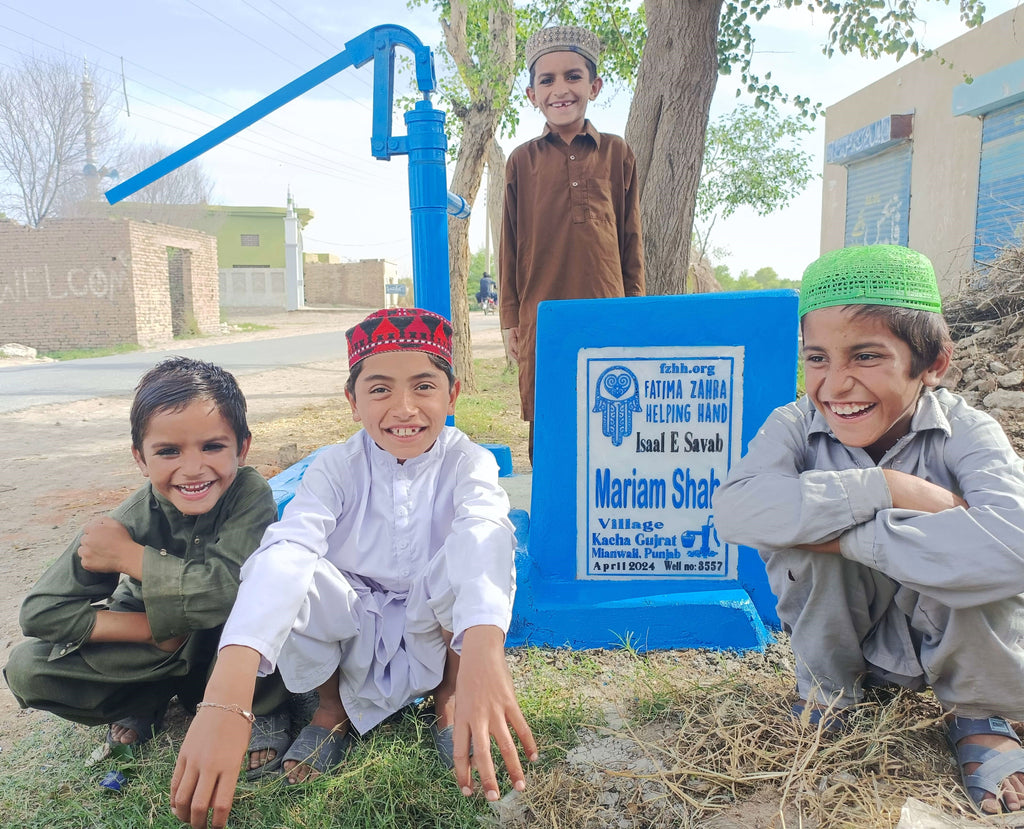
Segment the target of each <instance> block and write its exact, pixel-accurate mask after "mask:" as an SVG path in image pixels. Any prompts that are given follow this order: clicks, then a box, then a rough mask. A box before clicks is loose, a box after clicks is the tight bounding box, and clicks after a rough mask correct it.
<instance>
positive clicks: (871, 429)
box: [802, 305, 949, 461]
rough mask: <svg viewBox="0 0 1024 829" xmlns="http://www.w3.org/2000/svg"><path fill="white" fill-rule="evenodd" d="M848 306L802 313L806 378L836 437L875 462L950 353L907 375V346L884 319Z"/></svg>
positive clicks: (905, 427) (904, 426) (906, 424)
mask: <svg viewBox="0 0 1024 829" xmlns="http://www.w3.org/2000/svg"><path fill="white" fill-rule="evenodd" d="M852 310H853V308H852V307H851V306H843V305H840V306H834V307H830V308H819V309H817V310H815V311H811V312H809V313H808V314H807V315H806V316H804V318H803V322H802V330H803V340H804V344H803V352H802V355H803V361H804V377H805V383H806V388H807V394H808V396H809V397H810V399H811V401H812V402H813V403H814V405H815V407H816V408H817V409H818V411H819V412H821V414H822V416H823V417H824V418H825V420H826V421H827V422H828V425H829V428H831V429H832V433H833V434H834V435H835V436H836V438H838V439H839V440H840V441H841V442H842V443H844V444H845V445H847V446H859V447H862V448H864V449H866V450H867V452H868V454H869V455H871V457H872V458H873V459H874V460H875V461H878V460H879V459H880V458H881V457H882V455H884V454H885V452H886V451H887V450H888V449H889V448H891V447H892V446H893V445H894V444H895V443H896V441H898V440H899V439H900V438H901V437H903V436H904V435H905V434H907V432H908V431H909V430H910V421H911V418H912V417H913V415H914V411H915V409H916V407H917V400H918V398H919V397H920V394H921V389H922V386H935V385H938V382H939V380H940V379H941V378H942V375H943V374H944V373H945V371H946V368H947V367H948V366H949V354H948V353H945V352H943V353H941V354H940V355H939V356H938V357H937V358H936V360H935V362H934V363H933V364H932V365H931V366H929V367H928V368H927V369H925V371H924V372H923V373H922V374H921V375H920V376H918V377H912V376H911V373H910V365H911V352H910V346H909V345H907V343H905V342H904V341H903V340H902V339H900V338H899V337H897V336H896V335H895V334H893V333H892V331H891V330H890V329H889V326H888V325H887V324H886V323H885V321H884V320H882V319H879V318H877V317H870V316H854V315H853V314H852V313H851V312H852Z"/></svg>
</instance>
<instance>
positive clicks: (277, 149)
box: [0, 24, 377, 185]
mask: <svg viewBox="0 0 1024 829" xmlns="http://www.w3.org/2000/svg"><path fill="white" fill-rule="evenodd" d="M0 26H2V24H0ZM3 28H7V29H10V27H6V26H4V27H3ZM11 31H13V30H11ZM16 34H20V33H17V32H16ZM43 45H46V44H43ZM0 46H4V48H6V49H8V50H10V51H12V52H14V53H15V54H18V55H21V56H22V57H25V58H31V57H32V56H31V55H27V54H26V53H24V52H22V51H20V50H18V49H14V48H13V47H10V46H5V45H4V44H0ZM8 68H10V69H12V70H15V71H16V68H15V67H11V66H9V65H8ZM131 81H132V83H133V84H137V85H139V86H142V87H144V88H146V89H151V90H153V91H154V92H156V93H157V94H159V95H162V96H164V97H165V98H169V99H170V100H173V101H178V102H179V103H181V104H183V105H185V106H186V107H189V108H190V109H193V110H196V111H198V112H200V113H202V114H203V115H208V116H209V117H210V118H212V119H214V121H215V122H216V121H218V120H220V117H221V116H219V115H216V114H214V113H211V112H208V111H207V110H204V109H202V108H200V107H197V106H195V105H194V104H191V103H190V102H188V101H185V100H183V99H182V98H178V97H177V96H175V95H171V94H168V93H165V92H162V91H161V90H159V89H157V88H156V87H153V86H150V85H149V84H147V83H145V82H143V81H139V80H137V79H134V78H132V79H131ZM93 83H94V85H96V86H97V87H99V88H101V89H103V90H104V91H105V92H107V93H108V95H113V94H114V90H113V89H112V88H111V87H109V86H107V85H106V84H104V83H103V82H102V81H101V80H100V79H99V78H98V77H97V78H94V79H93ZM134 97H135V99H136V100H137V101H141V102H142V103H143V104H145V105H147V106H149V107H152V108H153V109H156V110H160V111H163V112H166V113H168V114H170V115H172V116H174V117H175V118H178V119H185V120H188V121H191V122H193V123H195V124H198V125H199V126H200V127H201V128H202V129H203V130H205V131H209V130H210V129H211V128H212V126H211V125H210V124H208V123H206V122H204V121H203V120H201V119H199V118H196V117H194V116H192V115H188V114H185V113H181V112H178V111H176V110H172V109H170V108H168V107H166V106H163V105H161V104H158V103H155V102H153V101H151V100H149V99H147V98H145V97H143V96H141V95H138V94H137V93H136V95H135V96H134ZM135 117H136V118H144V120H147V121H151V122H153V123H156V124H160V125H161V126H166V127H170V128H172V129H177V130H181V131H183V132H184V130H183V129H182V127H181V125H180V124H168V123H167V122H165V121H161V120H159V119H158V118H154V117H152V116H149V117H145V116H142V115H141V114H140V113H138V112H136V116H135ZM215 125H216V124H214V126H215ZM266 126H276V125H275V124H273V123H272V122H266ZM282 129H284V128H282ZM288 132H290V133H291V132H292V131H290V130H288ZM292 134H294V135H296V136H297V137H299V138H302V137H303V136H301V135H300V134H299V133H292ZM255 135H257V136H261V137H264V138H266V139H268V140H269V141H272V142H273V141H276V139H274V138H272V137H271V136H268V135H266V134H265V133H263V132H260V131H255ZM235 139H236V140H237V141H239V142H248V143H249V144H252V145H254V146H257V147H262V148H264V149H266V150H269V151H271V152H274V153H280V154H282V156H283V158H285V159H290V158H291V157H292V156H294V155H295V152H294V151H295V149H296V148H295V146H294V145H291V146H285V145H278V144H276V143H275V144H266V143H263V142H261V141H258V140H257V139H256V138H255V137H253V135H252V134H249V132H248V131H246V132H245V133H241V134H239V135H238V136H235ZM316 143H320V144H322V146H325V147H327V148H328V149H330V150H332V152H338V153H341V154H342V155H345V156H350V157H352V158H360V157H359V156H356V155H354V154H353V153H349V152H347V151H344V150H338V149H336V148H333V147H330V145H327V144H323V143H322V142H316ZM236 146H237V147H238V148H239V149H242V150H245V151H247V152H252V153H253V154H254V155H258V156H261V157H263V158H271V157H270V156H267V155H265V154H263V153H258V152H256V151H251V150H249V149H248V148H247V147H246V146H244V144H237V145H236ZM301 155H302V158H303V159H304V160H307V161H313V162H314V163H318V164H321V165H323V166H324V167H325V168H327V171H328V172H329V173H330V174H335V173H338V172H339V170H338V169H335V168H341V171H348V172H349V173H350V178H348V179H346V178H345V177H343V176H339V178H342V179H343V180H349V181H358V182H360V183H362V184H366V185H370V184H374V183H376V181H377V177H376V176H375V175H374V174H373V172H371V171H370V169H369V165H371V164H372V163H373V162H372V161H371V160H370V159H368V158H367V159H362V158H360V160H361V161H365V163H366V165H367V166H366V167H365V168H363V169H359V168H357V167H352V166H350V165H347V164H345V163H344V162H342V161H340V160H337V159H334V158H330V157H328V156H325V155H322V154H319V153H315V152H311V151H309V150H302V152H301ZM271 160H275V161H281V160H282V159H281V158H271ZM288 163H292V162H291V161H289V162H288ZM293 166H301V165H294V164H293ZM303 169H307V170H310V172H318V171H314V170H312V169H311V168H309V167H303Z"/></svg>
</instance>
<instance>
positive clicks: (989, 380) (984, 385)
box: [975, 377, 999, 405]
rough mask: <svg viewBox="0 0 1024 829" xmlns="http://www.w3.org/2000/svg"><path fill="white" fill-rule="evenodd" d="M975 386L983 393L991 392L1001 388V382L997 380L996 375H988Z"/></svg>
mask: <svg viewBox="0 0 1024 829" xmlns="http://www.w3.org/2000/svg"><path fill="white" fill-rule="evenodd" d="M975 388H976V389H977V390H978V391H979V392H981V394H991V393H992V392H994V391H995V390H996V389H998V388H999V383H997V382H996V378H995V377H986V378H984V379H983V380H979V381H978V382H977V385H976V386H975ZM986 405H987V404H986Z"/></svg>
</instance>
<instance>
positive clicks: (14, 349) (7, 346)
mask: <svg viewBox="0 0 1024 829" xmlns="http://www.w3.org/2000/svg"><path fill="white" fill-rule="evenodd" d="M0 354H2V355H3V356H4V357H29V358H30V359H33V360H34V359H35V358H36V357H37V356H39V353H38V352H37V351H36V350H35V349H34V348H32V346H29V345H22V344H21V343H4V344H3V345H0Z"/></svg>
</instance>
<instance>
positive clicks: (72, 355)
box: [39, 343, 142, 360]
mask: <svg viewBox="0 0 1024 829" xmlns="http://www.w3.org/2000/svg"><path fill="white" fill-rule="evenodd" d="M141 348H142V346H140V345H136V344H135V343H118V344H117V345H110V346H104V347H103V348H69V349H67V350H66V351H40V352H39V356H40V357H49V358H50V359H51V360H83V359H85V358H87V357H109V356H110V355H112V354H129V353H131V352H132V351H139V350H140V349H141Z"/></svg>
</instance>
